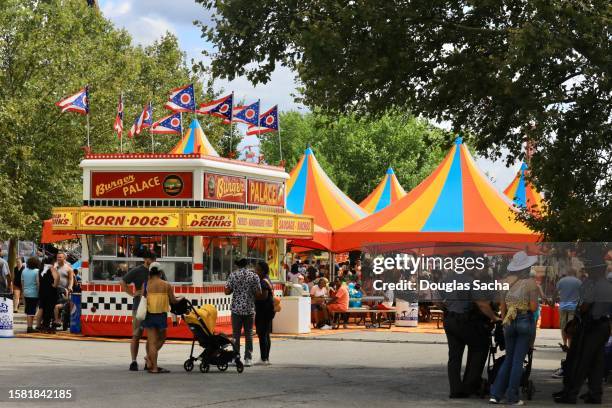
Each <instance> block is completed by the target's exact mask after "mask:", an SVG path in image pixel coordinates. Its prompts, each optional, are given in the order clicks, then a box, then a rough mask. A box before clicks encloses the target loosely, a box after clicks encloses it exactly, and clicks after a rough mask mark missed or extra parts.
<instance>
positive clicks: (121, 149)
mask: <svg viewBox="0 0 612 408" xmlns="http://www.w3.org/2000/svg"><path fill="white" fill-rule="evenodd" d="M119 98H121V100H120V101H119V104H120V105H119V106H120V107H121V128H120V129H121V131H120V132H119V143H120V146H119V151H120V152H121V153H123V92H121V95H119Z"/></svg>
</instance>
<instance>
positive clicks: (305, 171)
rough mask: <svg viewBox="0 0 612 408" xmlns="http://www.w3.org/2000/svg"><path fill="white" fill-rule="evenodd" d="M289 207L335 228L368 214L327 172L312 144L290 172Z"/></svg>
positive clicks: (288, 187)
mask: <svg viewBox="0 0 612 408" xmlns="http://www.w3.org/2000/svg"><path fill="white" fill-rule="evenodd" d="M287 210H289V211H291V212H293V213H295V214H306V215H311V216H313V217H314V222H315V224H317V225H319V226H320V227H322V228H324V229H327V230H330V231H334V230H337V229H340V228H342V227H346V226H347V225H349V224H352V223H353V222H355V221H357V220H360V219H361V218H363V217H365V216H366V212H365V211H364V210H363V209H362V208H361V207H359V206H358V205H357V204H355V203H354V202H353V200H351V199H350V198H348V197H347V195H346V194H344V193H343V192H342V191H341V190H340V189H339V188H338V187H337V186H336V185H335V184H334V183H333V182H332V181H331V180H330V178H329V177H328V176H327V174H326V173H325V171H324V170H323V169H322V168H321V165H320V164H319V162H318V161H317V159H316V157H315V155H314V153H313V152H312V149H311V148H310V147H309V148H307V149H306V151H305V152H304V155H303V156H302V157H301V158H300V160H299V161H298V163H297V165H296V166H295V168H294V169H293V170H291V172H290V173H289V180H288V181H287Z"/></svg>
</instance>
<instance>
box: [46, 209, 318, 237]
mask: <svg viewBox="0 0 612 408" xmlns="http://www.w3.org/2000/svg"><path fill="white" fill-rule="evenodd" d="M313 228H314V223H313V219H312V217H306V216H300V215H282V214H273V213H261V212H257V211H246V210H231V209H195V208H185V209H181V208H96V207H74V208H55V209H53V229H54V230H58V231H70V232H73V233H76V234H78V233H80V232H83V233H95V232H101V233H103V232H104V231H120V232H130V233H138V232H157V233H159V234H164V233H181V232H183V233H185V234H186V235H200V234H201V235H206V233H207V232H210V233H217V234H218V233H225V232H227V233H235V234H240V233H244V234H262V235H273V236H281V237H287V238H291V237H310V236H312V233H313Z"/></svg>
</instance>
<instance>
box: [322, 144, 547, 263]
mask: <svg viewBox="0 0 612 408" xmlns="http://www.w3.org/2000/svg"><path fill="white" fill-rule="evenodd" d="M515 217H516V209H515V208H514V207H513V205H512V202H511V201H510V200H509V199H508V198H507V197H506V196H504V195H503V194H501V193H500V192H499V191H497V189H496V188H495V187H494V186H493V184H492V183H491V182H490V181H489V179H488V178H487V177H486V176H485V175H484V174H483V173H482V172H481V171H480V169H478V167H477V166H476V163H475V162H474V158H473V157H472V155H471V154H470V152H469V150H468V149H467V147H466V146H465V145H464V144H463V142H462V140H461V138H457V140H456V142H455V145H454V146H453V147H452V148H451V150H450V152H449V153H448V154H447V156H446V157H445V158H444V160H443V161H442V163H441V164H440V165H439V166H438V167H437V168H436V169H435V170H434V171H433V173H432V174H430V175H429V177H427V178H426V179H425V180H424V181H423V182H421V184H419V185H418V186H417V187H415V188H414V189H413V190H411V191H410V192H409V193H408V194H407V195H406V196H404V197H403V198H401V199H399V200H398V201H396V202H395V203H393V204H391V205H389V206H388V207H386V208H384V209H382V210H380V211H378V212H377V213H375V214H372V215H370V216H369V217H367V218H364V219H362V220H360V221H357V222H355V223H353V224H351V225H349V226H347V227H344V228H341V229H340V230H338V231H334V235H333V245H332V246H333V250H334V251H337V252H340V251H349V250H360V249H362V248H364V247H365V246H369V245H373V244H394V243H405V242H437V243H440V242H457V243H465V242H469V243H474V242H481V243H486V242H495V243H498V242H522V243H525V242H534V241H538V240H539V239H540V236H539V235H538V234H536V233H534V232H533V231H532V230H530V229H529V228H528V227H527V226H526V225H524V224H522V223H521V222H520V221H517V220H516V219H515Z"/></svg>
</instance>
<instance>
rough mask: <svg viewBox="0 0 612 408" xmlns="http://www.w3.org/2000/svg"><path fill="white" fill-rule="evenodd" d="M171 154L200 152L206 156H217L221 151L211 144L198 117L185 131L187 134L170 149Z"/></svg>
mask: <svg viewBox="0 0 612 408" xmlns="http://www.w3.org/2000/svg"><path fill="white" fill-rule="evenodd" d="M170 153H171V154H189V153H200V154H201V155H205V156H217V157H219V153H217V151H216V150H215V148H214V147H212V145H211V144H210V142H209V141H208V139H207V138H206V135H205V134H204V131H203V130H202V126H200V122H198V120H197V119H193V120H192V121H191V125H189V129H187V132H185V135H184V136H183V138H182V139H181V141H180V142H178V143H177V145H176V146H174V148H173V149H172V150H171V151H170Z"/></svg>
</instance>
